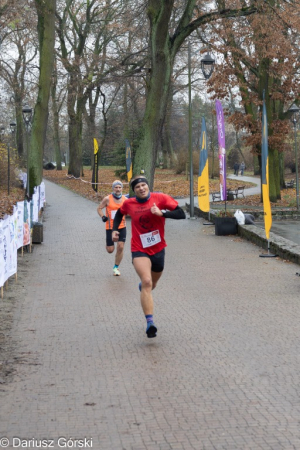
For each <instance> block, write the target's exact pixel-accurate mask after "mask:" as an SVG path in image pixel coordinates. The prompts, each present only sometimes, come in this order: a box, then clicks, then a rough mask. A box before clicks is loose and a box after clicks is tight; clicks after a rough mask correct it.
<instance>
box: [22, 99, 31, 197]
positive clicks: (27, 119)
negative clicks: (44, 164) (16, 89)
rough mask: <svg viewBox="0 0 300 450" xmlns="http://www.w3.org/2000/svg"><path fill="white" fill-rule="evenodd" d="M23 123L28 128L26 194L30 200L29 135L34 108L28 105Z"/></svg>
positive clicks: (23, 110)
mask: <svg viewBox="0 0 300 450" xmlns="http://www.w3.org/2000/svg"><path fill="white" fill-rule="evenodd" d="M22 115H23V121H24V125H25V128H26V151H27V181H26V194H27V200H29V198H30V190H29V133H30V128H31V120H32V108H30V106H28V105H26V106H24V107H23V109H22Z"/></svg>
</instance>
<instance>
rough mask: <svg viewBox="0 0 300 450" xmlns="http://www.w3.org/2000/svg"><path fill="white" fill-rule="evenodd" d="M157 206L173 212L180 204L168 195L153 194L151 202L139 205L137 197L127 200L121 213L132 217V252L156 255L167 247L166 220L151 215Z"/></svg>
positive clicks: (121, 208)
mask: <svg viewBox="0 0 300 450" xmlns="http://www.w3.org/2000/svg"><path fill="white" fill-rule="evenodd" d="M154 203H155V204H156V206H157V207H158V208H159V209H160V210H165V209H168V210H169V211H173V210H174V209H175V208H176V207H177V206H178V202H177V201H176V200H174V199H173V198H172V197H170V196H169V195H166V194H162V193H158V192H151V194H150V198H149V200H147V201H146V202H144V203H139V202H138V201H137V199H136V198H135V197H132V198H129V199H127V200H126V201H125V202H124V203H123V205H122V206H121V207H120V213H121V214H123V215H129V216H131V235H132V236H131V251H132V252H144V253H147V254H148V255H154V254H155V253H158V252H160V251H161V250H162V249H163V248H165V247H166V246H167V244H166V241H165V220H166V219H165V218H164V217H160V216H156V215H155V214H152V213H151V210H150V209H151V207H152V206H153V205H154Z"/></svg>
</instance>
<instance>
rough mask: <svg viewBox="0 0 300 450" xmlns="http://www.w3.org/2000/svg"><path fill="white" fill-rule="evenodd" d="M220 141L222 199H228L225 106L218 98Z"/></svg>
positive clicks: (217, 110)
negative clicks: (223, 106)
mask: <svg viewBox="0 0 300 450" xmlns="http://www.w3.org/2000/svg"><path fill="white" fill-rule="evenodd" d="M216 113H217V127H218V142H219V169H220V193H221V200H226V197H227V196H226V150H225V123H224V114H223V108H222V105H221V102H220V100H216Z"/></svg>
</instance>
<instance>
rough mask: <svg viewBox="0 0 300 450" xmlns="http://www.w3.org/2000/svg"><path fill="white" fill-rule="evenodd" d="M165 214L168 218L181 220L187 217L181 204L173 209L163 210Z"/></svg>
mask: <svg viewBox="0 0 300 450" xmlns="http://www.w3.org/2000/svg"><path fill="white" fill-rule="evenodd" d="M163 216H164V217H165V218H166V219H176V220H180V219H185V218H186V216H185V212H184V211H183V209H181V208H180V207H179V206H176V208H175V209H173V211H165V212H163Z"/></svg>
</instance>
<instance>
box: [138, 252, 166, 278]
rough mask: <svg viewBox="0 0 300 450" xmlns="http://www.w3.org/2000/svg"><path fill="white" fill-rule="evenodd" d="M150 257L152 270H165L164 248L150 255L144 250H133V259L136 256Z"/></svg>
mask: <svg viewBox="0 0 300 450" xmlns="http://www.w3.org/2000/svg"><path fill="white" fill-rule="evenodd" d="M143 256H144V257H146V258H149V259H150V261H151V263H152V266H151V270H152V272H158V273H159V272H162V271H163V270H164V265H165V249H163V250H162V251H161V252H158V253H155V255H148V253H143V252H132V261H133V260H134V258H141V257H143Z"/></svg>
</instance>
